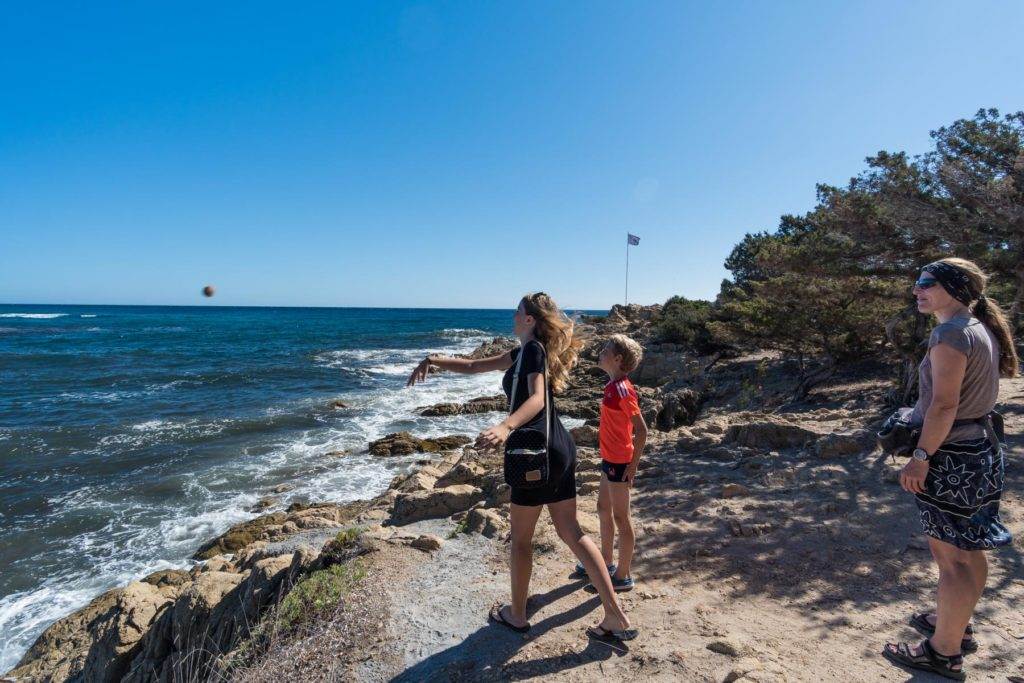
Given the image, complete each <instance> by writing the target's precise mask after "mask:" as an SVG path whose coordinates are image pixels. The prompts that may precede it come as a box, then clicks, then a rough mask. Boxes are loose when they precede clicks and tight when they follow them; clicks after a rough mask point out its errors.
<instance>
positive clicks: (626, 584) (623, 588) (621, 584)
mask: <svg viewBox="0 0 1024 683" xmlns="http://www.w3.org/2000/svg"><path fill="white" fill-rule="evenodd" d="M614 573H615V572H609V574H614ZM612 588H613V589H614V590H615V592H616V593H628V592H629V591H631V590H633V577H632V576H627V577H626V578H624V579H616V578H615V577H614V576H613V577H612ZM583 590H585V591H587V592H588V593H597V589H596V588H594V584H592V583H588V584H587V585H586V586H584V587H583Z"/></svg>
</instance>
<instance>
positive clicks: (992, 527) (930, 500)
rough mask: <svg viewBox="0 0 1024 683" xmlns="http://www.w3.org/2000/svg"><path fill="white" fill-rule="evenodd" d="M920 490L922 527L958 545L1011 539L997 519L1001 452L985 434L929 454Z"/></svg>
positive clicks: (974, 546)
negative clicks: (926, 473)
mask: <svg viewBox="0 0 1024 683" xmlns="http://www.w3.org/2000/svg"><path fill="white" fill-rule="evenodd" d="M930 462H931V466H930V467H929V469H928V476H927V477H926V478H925V481H924V493H919V494H917V495H916V496H915V497H916V498H917V507H918V509H919V510H920V511H921V525H922V526H923V527H924V533H925V534H927V535H928V536H931V537H932V538H935V539H938V540H940V541H945V542H946V543H949V544H951V545H955V546H956V547H957V548H960V549H961V550H989V549H992V548H999V547H1002V546H1006V545H1010V544H1011V543H1012V542H1013V539H1012V537H1011V536H1010V531H1009V529H1007V528H1006V527H1005V526H1004V525H1003V523H1002V522H1001V521H1000V520H999V498H1000V496H1001V495H1002V492H1003V470H1004V466H1003V452H1002V449H1001V448H996V447H994V446H993V445H992V442H991V441H990V440H989V439H988V438H986V437H981V438H978V439H969V440H966V441H952V442H950V443H944V444H942V446H941V447H940V448H939V450H937V451H936V452H935V454H934V455H932V457H931V461H930Z"/></svg>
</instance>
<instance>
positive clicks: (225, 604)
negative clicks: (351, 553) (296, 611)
mask: <svg viewBox="0 0 1024 683" xmlns="http://www.w3.org/2000/svg"><path fill="white" fill-rule="evenodd" d="M316 556H317V553H316V551H314V550H313V549H311V548H308V547H300V548H299V549H298V550H296V551H295V552H293V553H284V554H280V555H276V556H272V557H267V558H264V559H261V560H258V561H257V562H255V564H253V565H252V567H251V568H250V569H249V570H247V571H244V572H242V573H233V572H208V573H205V574H202V575H200V576H199V578H198V579H197V580H196V581H195V582H194V583H192V584H190V585H189V586H188V588H187V589H186V590H185V591H184V592H182V593H181V595H180V596H178V597H177V599H176V600H175V601H174V604H173V605H172V606H170V608H169V609H167V610H165V611H164V612H163V613H162V614H161V615H160V618H159V619H158V621H157V622H156V623H154V624H153V626H152V628H150V629H149V631H148V632H147V633H146V634H145V638H144V639H143V641H142V644H141V649H140V650H139V652H138V654H137V655H136V657H135V658H134V659H133V660H132V662H131V667H130V670H129V671H128V672H127V673H126V674H125V675H124V677H123V680H124V681H129V682H132V683H143V682H144V681H152V680H178V678H179V677H180V676H179V675H178V674H179V673H180V672H181V671H189V672H193V675H194V676H195V677H196V680H205V679H206V677H207V676H208V675H209V674H210V673H211V671H212V669H211V667H212V666H213V664H214V662H215V660H216V657H217V655H218V654H220V653H224V652H228V651H229V650H230V649H231V648H232V647H233V646H234V645H235V644H237V643H238V642H239V641H240V640H241V639H242V638H244V637H247V635H248V633H249V628H250V626H251V625H252V624H255V623H257V622H258V621H259V618H260V615H261V614H262V613H263V611H264V610H265V609H266V608H267V607H268V606H270V605H271V604H273V603H275V602H277V601H278V600H279V599H280V598H281V597H282V596H283V594H284V592H285V591H286V590H287V588H288V587H290V586H291V585H292V584H293V583H294V582H295V581H296V579H297V578H298V577H299V575H300V574H302V573H303V572H305V571H306V570H307V569H308V568H309V567H310V566H311V565H312V563H313V562H314V561H315V559H316ZM108 673H109V672H108ZM118 678H120V677H118ZM87 680H117V678H110V677H107V678H100V677H97V678H96V679H87Z"/></svg>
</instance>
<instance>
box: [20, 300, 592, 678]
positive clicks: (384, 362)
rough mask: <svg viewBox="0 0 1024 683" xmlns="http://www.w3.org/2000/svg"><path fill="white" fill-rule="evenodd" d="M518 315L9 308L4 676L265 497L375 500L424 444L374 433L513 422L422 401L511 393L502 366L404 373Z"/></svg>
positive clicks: (436, 431)
mask: <svg viewBox="0 0 1024 683" xmlns="http://www.w3.org/2000/svg"><path fill="white" fill-rule="evenodd" d="M579 312H585V313H598V314H600V313H604V312H605V311H579ZM512 313H513V311H512V310H511V309H505V310H503V309H450V308H380V307H344V308H342V307H338V308H328V307H292V306H216V305H196V306H133V305H105V306H100V305H89V304H0V522H2V525H0V671H5V670H7V669H9V668H11V667H12V666H14V665H15V664H16V663H17V661H18V659H19V658H20V657H21V656H22V655H23V654H24V653H25V651H26V650H27V649H28V648H29V647H30V646H31V644H32V642H33V641H34V640H35V638H36V637H37V636H38V635H39V634H40V633H41V632H42V631H43V630H44V629H45V628H46V627H47V626H48V625H49V624H51V623H52V622H53V621H55V620H56V619H58V618H60V617H63V616H65V615H67V614H69V613H71V612H73V611H74V610H76V609H78V608H80V607H82V606H83V605H85V604H86V603H88V602H89V601H90V600H91V599H93V598H94V597H96V596H97V595H99V594H101V593H102V592H104V591H106V590H109V589H111V588H114V587H116V586H119V585H123V584H125V583H127V582H129V581H132V580H135V579H138V578H141V577H143V576H145V575H147V574H149V573H151V572H153V571H157V570H161V569H170V568H188V567H189V566H191V565H192V564H194V562H193V561H191V560H190V559H189V558H190V556H191V555H192V553H194V552H195V550H196V549H197V548H198V547H199V546H200V545H201V544H202V543H203V542H204V541H206V540H208V539H210V538H212V537H214V536H216V535H217V534H219V533H222V532H223V531H224V530H226V529H227V528H228V527H229V526H230V525H232V524H235V523H237V522H240V521H243V520H246V519H250V518H252V517H255V516H257V513H254V512H252V507H253V505H254V504H255V503H256V502H257V501H258V500H259V499H260V498H263V497H266V496H269V495H276V496H277V498H278V503H277V507H284V506H287V505H288V504H290V503H292V502H296V501H301V502H318V501H328V500H329V501H342V502H343V501H350V500H356V499H360V498H368V497H371V496H373V495H375V494H377V493H379V492H380V491H382V490H384V488H385V487H386V486H387V485H388V483H389V482H390V481H391V479H392V478H393V477H394V476H395V475H396V474H398V473H400V472H402V471H406V470H408V469H409V468H410V467H412V466H413V465H414V463H415V461H416V460H417V459H419V457H421V456H415V457H414V456H408V457H396V458H379V457H374V456H371V455H369V454H367V453H366V452H365V448H366V445H367V443H368V442H369V441H372V440H373V439H377V438H380V437H381V436H384V435H385V434H387V433H390V432H396V431H402V430H408V431H411V432H413V433H415V434H416V435H418V436H423V437H426V436H440V435H446V434H465V435H470V436H471V435H474V434H476V433H477V432H478V431H479V430H480V429H482V428H484V427H485V426H487V425H489V424H491V423H493V422H494V421H496V419H497V417H498V416H497V414H483V415H468V416H451V417H435V418H424V417H420V416H419V415H417V413H416V410H417V408H419V407H422V406H427V405H431V404H433V403H438V402H442V401H465V400H468V399H471V398H475V397H478V396H489V395H493V394H496V393H499V392H500V376H499V375H498V374H497V373H492V374H489V375H478V376H464V375H454V374H446V375H444V376H443V377H432V378H431V379H430V380H429V381H428V382H426V383H425V384H422V385H417V386H416V387H414V388H412V389H406V388H405V386H404V385H405V379H406V377H407V375H408V373H409V372H410V371H411V370H412V368H413V367H414V366H415V364H416V363H417V362H418V361H419V360H420V359H422V358H423V357H424V355H426V354H427V353H431V352H433V353H465V352H468V351H471V350H472V349H473V348H475V347H477V346H478V345H479V344H480V343H481V342H483V341H487V340H490V339H493V338H494V337H496V336H510V335H511V328H512V320H511V318H512ZM337 400H341V401H344V402H345V403H346V404H347V405H348V406H349V407H348V408H343V409H339V408H336V407H335V406H334V402H335V401H337ZM275 490H277V491H280V493H276V494H275V493H273V492H274V491H275ZM275 509H276V508H275Z"/></svg>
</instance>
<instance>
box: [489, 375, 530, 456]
mask: <svg viewBox="0 0 1024 683" xmlns="http://www.w3.org/2000/svg"><path fill="white" fill-rule="evenodd" d="M526 379H527V387H528V388H529V390H530V397H529V398H527V399H526V400H525V401H523V405H521V406H519V409H518V410H516V411H515V412H514V413H512V414H511V415H509V416H508V417H506V418H505V419H504V420H502V421H501V422H499V423H498V424H496V425H494V426H493V427H488V428H487V429H485V430H484V431H482V432H480V436H478V437H477V439H476V448H479V449H481V450H488V449H493V448H497V447H499V446H500V445H501V444H503V443H505V440H506V439H507V438H508V435H509V434H510V433H511V432H512V430H513V429H518V428H519V427H522V426H523V425H524V424H526V423H527V422H529V421H530V420H532V419H533V418H535V417H536V416H537V415H538V414H540V412H541V411H542V410H544V395H545V393H544V392H545V386H544V375H543V374H542V373H540V372H531V373H530V374H529V375H527V378H526Z"/></svg>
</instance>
